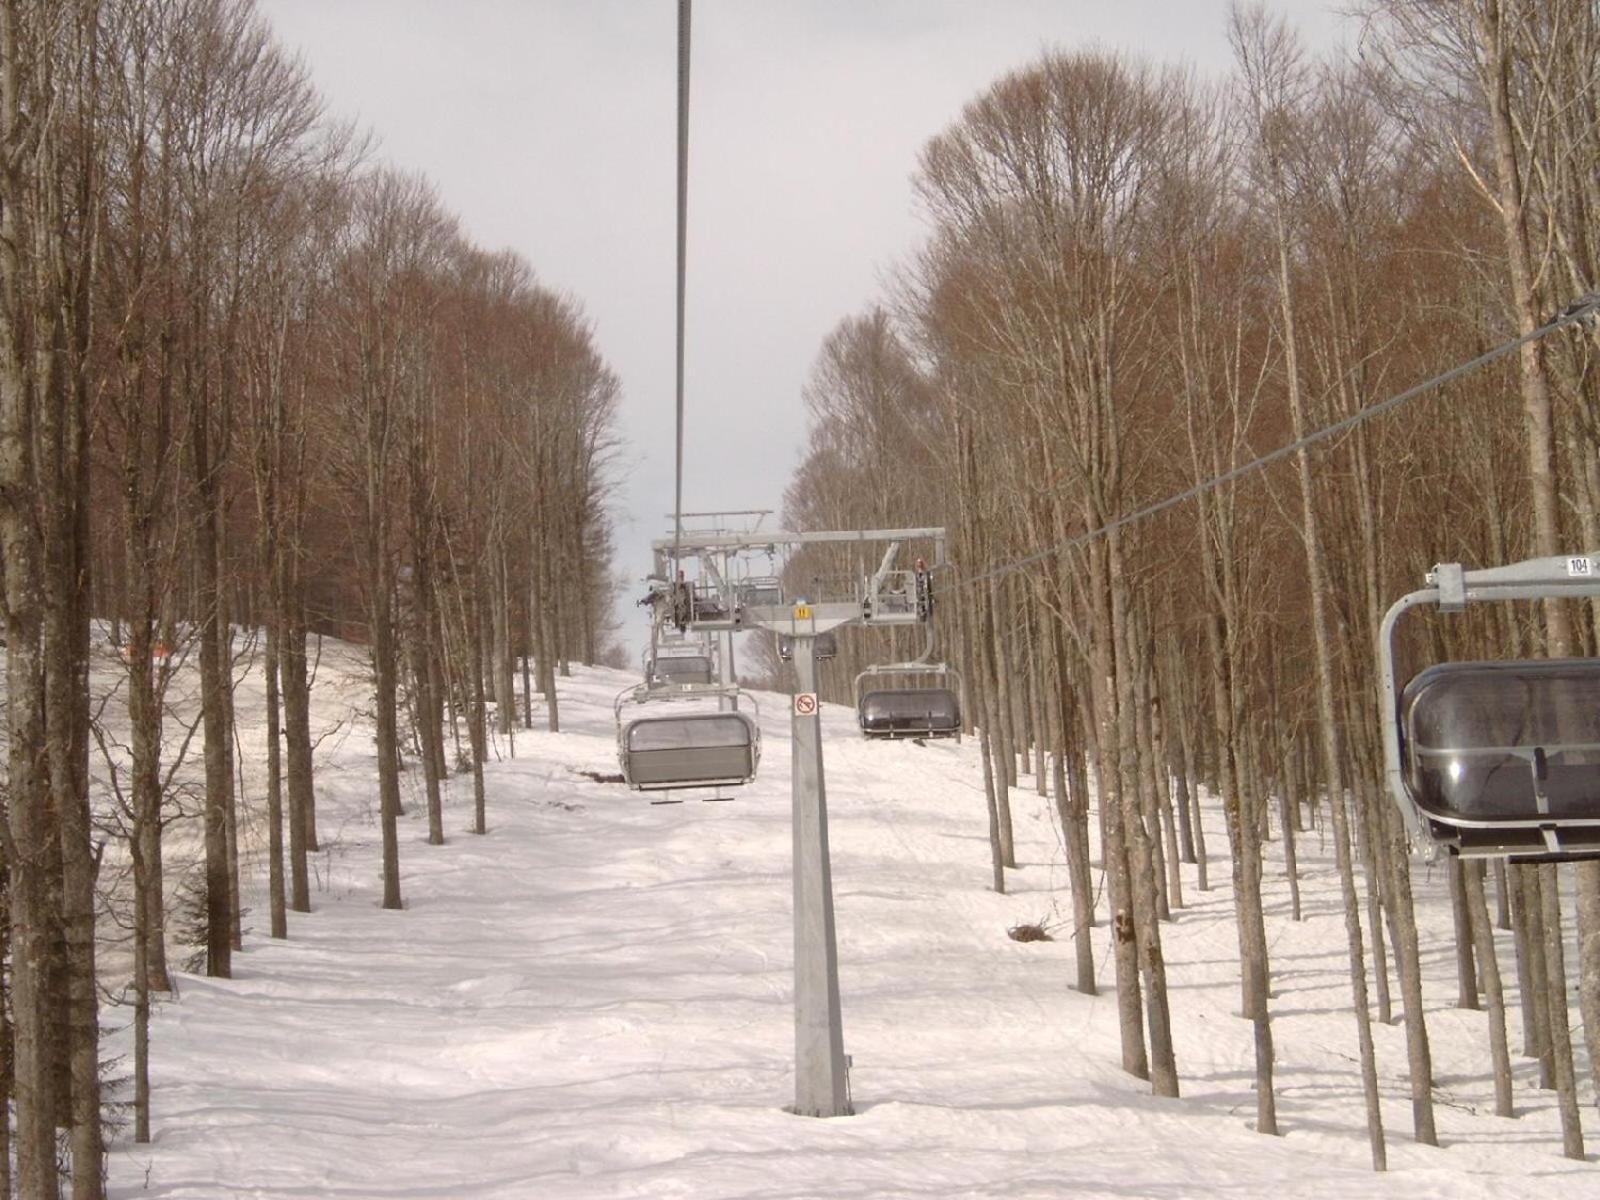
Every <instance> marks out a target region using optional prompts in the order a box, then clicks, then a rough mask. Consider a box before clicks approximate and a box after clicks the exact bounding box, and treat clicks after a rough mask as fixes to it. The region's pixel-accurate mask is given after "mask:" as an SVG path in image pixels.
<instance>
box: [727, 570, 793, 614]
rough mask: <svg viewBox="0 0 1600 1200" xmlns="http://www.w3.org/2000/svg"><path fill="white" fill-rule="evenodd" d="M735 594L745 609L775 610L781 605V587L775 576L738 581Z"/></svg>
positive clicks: (754, 577) (753, 577)
mask: <svg viewBox="0 0 1600 1200" xmlns="http://www.w3.org/2000/svg"><path fill="white" fill-rule="evenodd" d="M736 592H737V595H738V597H739V603H740V605H741V606H743V607H745V608H775V607H777V606H778V605H780V604H782V603H783V585H782V583H781V582H779V580H778V577H777V576H776V575H762V576H752V577H751V578H749V579H743V580H740V581H739V584H738V586H737V589H736Z"/></svg>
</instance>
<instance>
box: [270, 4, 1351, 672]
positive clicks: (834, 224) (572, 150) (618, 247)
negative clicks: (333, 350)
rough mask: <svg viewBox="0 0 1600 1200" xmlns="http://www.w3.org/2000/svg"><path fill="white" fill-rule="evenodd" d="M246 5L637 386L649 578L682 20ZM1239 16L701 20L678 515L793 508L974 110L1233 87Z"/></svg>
mask: <svg viewBox="0 0 1600 1200" xmlns="http://www.w3.org/2000/svg"><path fill="white" fill-rule="evenodd" d="M258 4H259V7H260V9H261V11H262V12H263V13H264V14H265V16H266V17H267V19H268V20H270V21H271V23H272V25H273V27H274V29H275V30H276V31H277V33H278V36H279V37H280V38H281V39H282V41H283V42H284V43H285V44H286V45H287V46H289V47H291V48H292V49H295V50H297V51H299V52H300V53H301V54H303V55H304V57H305V60H306V62H307V63H308V65H309V67H310V69H311V73H312V76H313V78H314V79H315V81H316V83H317V85H318V86H319V88H320V89H321V90H322V92H323V94H324V95H325V96H326V97H327V100H328V103H329V106H330V108H331V110H332V111H333V112H335V113H337V114H339V115H341V116H353V117H357V118H359V119H360V120H361V121H362V122H364V123H365V124H366V125H367V126H368V127H370V129H371V130H372V131H373V132H374V133H375V134H376V135H377V136H378V138H379V139H380V153H381V156H382V157H383V158H384V159H386V160H387V161H389V162H391V163H393V164H394V165H396V166H399V167H403V168H406V169H412V170H420V171H422V172H424V173H426V174H427V175H428V176H429V177H430V178H431V179H432V180H433V181H434V183H435V184H436V185H437V187H438V189H439V192H440V194H441V196H442V198H443V200H444V202H445V204H446V205H447V206H448V207H449V208H450V209H451V210H453V211H454V212H455V213H456V214H457V215H458V216H459V217H460V218H461V221H462V225H463V227H464V229H465V230H466V232H467V234H468V235H469V236H470V237H471V238H472V239H473V240H474V241H476V242H478V243H480V244H481V245H483V246H486V247H489V248H498V247H501V246H510V247H513V248H515V249H516V250H518V251H520V252H521V253H522V254H523V255H524V256H525V257H526V258H527V259H528V260H529V261H530V262H531V263H532V264H533V267H534V269H535V271H536V272H537V273H538V275H539V277H540V279H541V280H542V281H543V283H544V284H545V285H546V286H548V287H551V288H554V289H557V290H559V291H561V292H563V293H566V294H568V295H570V296H572V297H574V298H575V299H577V300H578V301H579V302H580V303H581V304H582V306H583V309H584V310H585V311H586V312H587V314H588V315H589V317H590V319H591V320H592V322H593V325H594V330H595V337H596V341H597V344H598V346H599V348H600V350H601V353H603V354H604V355H605V357H606V359H607V361H608V362H609V363H610V364H611V366H612V368H613V369H614V370H615V371H616V373H617V375H618V376H619V377H620V379H621V381H622V388H623V400H622V407H621V433H622V435H623V437H624V438H625V439H626V442H627V446H626V449H625V451H624V460H623V463H622V469H621V470H620V471H619V489H618V492H617V495H616V498H615V502H614V505H613V512H614V516H615V520H616V526H617V535H618V536H617V541H618V548H619V552H620V555H621V561H620V563H619V566H620V567H621V568H622V569H623V570H624V571H625V572H626V573H627V575H628V576H629V578H630V580H636V579H638V578H640V577H642V576H643V575H644V573H645V571H646V570H647V568H648V565H649V553H648V546H649V542H650V540H651V539H652V538H654V537H658V536H661V535H662V534H663V533H664V532H666V531H667V526H668V525H669V524H670V522H669V521H667V520H666V519H665V518H664V514H667V513H670V511H671V509H672V502H673V324H674V315H673V296H674V263H675V257H674V254H675V247H674V219H675V218H674V211H675V209H674V203H675V188H676V175H675V171H676V166H675V162H676V158H675V155H676V136H677V115H676V95H677V91H676V89H677V82H676V70H677V41H676V38H677V33H676V28H677V3H676V0H258ZM1270 6H1271V7H1272V8H1274V9H1275V10H1278V11H1281V12H1283V13H1285V14H1286V15H1287V16H1288V17H1289V18H1290V19H1291V21H1293V22H1294V23H1295V24H1296V25H1297V26H1299V27H1300V28H1301V29H1302V30H1303V31H1304V33H1305V34H1306V36H1307V39H1308V40H1309V41H1310V42H1312V43H1314V44H1327V43H1329V42H1331V41H1333V40H1335V38H1336V37H1337V36H1338V31H1339V28H1340V19H1339V18H1338V17H1337V16H1335V15H1333V13H1332V12H1331V11H1330V9H1329V6H1328V5H1327V4H1326V3H1324V2H1323V0H1271V3H1270ZM1227 8H1228V0H1165V2H1162V0H699V2H698V3H696V4H695V6H694V28H693V64H692V71H691V80H692V95H691V101H690V125H691V129H690V138H689V146H690V177H689V278H688V310H687V312H688V316H687V326H688V330H687V336H688V354H687V365H686V376H685V377H686V383H685V390H686V395H687V400H686V413H687V416H686V430H685V442H686V449H685V456H684V457H685V467H684V469H685V483H684V508H685V510H687V511H695V510H706V509H749V508H770V509H773V510H779V509H780V508H781V502H782V497H783V489H784V485H785V483H786V482H787V480H788V477H789V474H790V472H791V471H792V470H793V468H794V466H795V465H796V463H797V462H798V461H799V457H800V454H801V449H802V447H803V445H804V442H805V414H804V410H803V408H802V405H801V402H800V390H801V387H802V385H803V383H804V381H805V378H806V374H807V372H808V370H809V369H810V365H811V362H812V360H813V358H814V357H815V355H816V352H817V349H818V347H819V346H820V344H821V341H822V339H823V338H824V337H825V336H826V335H827V333H828V331H829V330H830V329H831V328H832V327H833V326H834V325H835V324H836V323H837V322H838V321H839V320H841V319H842V318H844V317H846V316H849V315H851V314H853V313H857V312H860V311H861V310H863V309H864V308H866V307H868V306H870V305H871V304H872V303H874V301H875V300H877V299H879V298H880V297H881V296H882V295H883V292H884V281H885V279H886V278H887V276H888V275H889V273H890V272H891V271H892V270H893V268H894V266H895V264H896V263H897V262H898V261H900V260H902V259H903V258H904V257H905V255H906V253H907V252H908V251H909V250H911V249H912V248H913V247H915V246H916V245H917V243H918V242H919V241H920V240H921V238H922V236H923V232H924V226H923V225H922V223H921V220H920V218H919V215H918V212H917V210H916V206H915V203H914V201H913V197H912V193H911V186H910V177H911V174H912V172H913V171H914V169H915V167H916V160H917V154H918V151H919V150H920V148H921V147H922V146H923V144H924V143H925V142H926V141H927V140H928V139H929V138H930V137H932V136H934V135H935V134H937V133H939V132H940V131H941V130H943V129H945V128H946V127H948V126H949V125H950V124H951V123H952V122H953V121H954V120H955V119H956V118H957V117H958V116H959V115H960V110H961V106H962V105H963V104H964V103H965V102H966V101H967V100H969V99H971V98H972V97H973V96H975V95H976V94H978V93H979V92H980V91H981V90H982V89H983V88H984V87H985V86H986V85H988V84H989V83H990V82H992V81H993V80H994V79H996V78H997V77H998V76H999V75H1001V74H1003V73H1004V72H1005V71H1007V70H1009V69H1011V68H1014V67H1017V66H1021V65H1023V64H1026V63H1027V62H1029V61H1030V60H1032V59H1035V58H1037V57H1038V56H1039V55H1040V54H1041V53H1042V52H1043V51H1045V50H1047V49H1051V48H1068V49H1070V48H1077V47H1088V46H1096V47H1100V48H1106V49H1114V50H1120V51H1127V52H1129V53H1133V54H1137V55H1141V56H1143V57H1146V58H1148V59H1150V60H1153V61H1160V62H1180V61H1182V62H1187V63H1189V64H1192V65H1194V66H1196V67H1198V68H1199V69H1200V70H1202V71H1206V72H1221V71H1223V70H1225V69H1226V67H1227V63H1228V50H1227V42H1226V36H1225V20H1226V13H1227ZM775 520H776V517H774V518H773V519H772V520H769V522H768V527H771V526H772V524H773V522H774V521H775ZM625 619H630V620H631V618H625ZM632 623H633V624H639V625H641V629H640V630H628V631H627V633H628V637H627V640H628V642H629V643H630V644H632V645H638V644H639V641H640V638H641V636H642V621H637V620H634V621H632Z"/></svg>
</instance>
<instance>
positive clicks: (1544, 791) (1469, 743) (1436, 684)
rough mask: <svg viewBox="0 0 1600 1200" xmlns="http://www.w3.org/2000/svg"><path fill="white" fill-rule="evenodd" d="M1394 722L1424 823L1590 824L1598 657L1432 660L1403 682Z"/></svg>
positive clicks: (1596, 781)
mask: <svg viewBox="0 0 1600 1200" xmlns="http://www.w3.org/2000/svg"><path fill="white" fill-rule="evenodd" d="M1400 720H1401V732H1402V740H1401V754H1402V760H1403V761H1402V766H1403V771H1404V777H1405V784H1406V788H1407V790H1408V791H1409V792H1410V793H1411V796H1412V798H1413V800H1414V801H1415V802H1416V803H1417V805H1418V806H1419V807H1420V808H1421V809H1422V810H1423V812H1424V813H1425V814H1426V815H1427V816H1428V817H1429V818H1430V819H1431V820H1433V821H1435V822H1441V823H1443V824H1446V825H1468V826H1482V825H1485V824H1488V825H1501V824H1510V825H1530V826H1538V825H1544V824H1551V823H1555V824H1557V825H1559V824H1560V823H1563V822H1569V823H1570V822H1577V823H1580V824H1590V823H1593V824H1600V659H1592V658H1581V659H1537V660H1515V661H1504V662H1467V663H1440V664H1438V665H1436V666H1433V667H1429V668H1428V669H1427V670H1425V671H1422V672H1420V673H1419V674H1418V675H1417V676H1416V677H1415V678H1413V679H1412V680H1411V682H1410V683H1408V684H1407V685H1406V687H1405V690H1404V691H1403V692H1402V694H1401V699H1400Z"/></svg>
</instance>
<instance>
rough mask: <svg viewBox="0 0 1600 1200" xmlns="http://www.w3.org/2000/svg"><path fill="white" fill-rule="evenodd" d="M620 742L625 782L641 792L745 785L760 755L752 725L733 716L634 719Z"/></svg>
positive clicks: (707, 714)
mask: <svg viewBox="0 0 1600 1200" xmlns="http://www.w3.org/2000/svg"><path fill="white" fill-rule="evenodd" d="M620 741H621V746H620V747H619V749H620V754H619V758H620V760H621V766H622V774H623V778H624V779H626V780H627V782H628V785H629V786H630V787H633V788H637V789H639V790H641V791H652V790H658V789H662V788H683V787H718V786H734V785H737V784H742V783H748V782H749V781H750V780H751V779H753V778H755V773H756V764H757V762H758V761H759V758H760V753H761V745H760V734H759V732H758V731H757V729H756V724H755V722H754V721H753V720H752V719H751V718H750V717H748V716H746V715H745V714H744V713H737V712H704V713H685V714H683V715H680V716H664V717H635V718H634V719H633V720H631V721H629V722H627V724H626V725H625V726H624V727H623V729H622V731H621V738H620Z"/></svg>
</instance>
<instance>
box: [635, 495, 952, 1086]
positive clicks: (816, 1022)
mask: <svg viewBox="0 0 1600 1200" xmlns="http://www.w3.org/2000/svg"><path fill="white" fill-rule="evenodd" d="M914 540H916V541H932V542H933V543H934V555H933V562H934V565H935V566H940V565H943V563H944V550H945V531H944V529H943V528H937V527H933V528H920V529H866V530H849V531H842V530H834V531H816V532H808V533H795V532H787V531H777V532H772V533H747V534H724V533H718V534H707V535H694V534H688V535H685V536H683V537H680V538H678V539H673V538H661V539H658V540H657V541H655V542H654V543H653V545H652V548H653V550H654V552H655V577H656V578H657V579H658V580H660V581H661V582H662V583H664V584H666V586H668V587H669V588H670V587H674V586H676V585H677V582H678V563H679V562H681V561H683V560H685V559H687V558H690V557H694V558H697V559H700V560H702V561H703V562H710V563H713V564H715V566H714V567H713V571H712V575H713V579H714V584H713V586H714V587H715V588H716V589H717V592H718V594H717V595H715V596H714V597H709V596H708V603H707V604H706V611H707V613H708V619H707V620H705V621H703V622H702V621H696V620H694V619H693V609H692V606H691V614H690V616H691V619H690V621H689V625H690V627H692V628H701V629H705V630H708V631H712V630H715V631H732V630H739V629H770V630H772V631H773V632H774V633H778V634H782V635H786V636H788V637H790V638H792V639H793V649H794V666H795V678H796V682H797V688H796V691H795V695H794V699H793V701H792V703H791V705H790V731H791V733H792V736H793V745H794V750H793V754H792V758H791V767H792V770H791V782H790V789H791V805H792V828H793V838H794V868H793V876H794V878H793V882H794V1050H795V1077H794V1107H793V1109H792V1111H793V1112H794V1113H796V1114H798V1115H800V1116H806V1117H842V1116H849V1115H851V1114H852V1113H853V1111H854V1110H853V1108H852V1106H851V1100H850V1082H849V1071H848V1059H847V1058H846V1056H845V1052H844V1024H843V1019H842V1016H841V1012H840V1003H839V951H838V943H837V939H836V937H835V932H834V918H833V872H832V867H831V863H830V855H829V852H828V803H827V781H826V775H825V772H824V769H823V760H822V716H821V711H820V710H821V705H820V703H819V702H818V700H817V687H816V658H815V652H816V639H817V635H818V634H821V633H827V632H830V631H832V630H834V629H837V628H839V627H840V626H842V625H850V624H862V625H908V624H914V623H917V622H920V621H926V620H927V619H928V615H929V607H930V606H929V603H928V602H927V597H928V596H929V595H930V594H931V593H930V592H929V591H928V586H929V585H928V578H927V575H926V573H925V572H920V571H919V572H915V573H914V572H910V571H896V570H894V569H893V567H892V564H893V561H894V556H895V553H896V551H897V550H898V548H899V546H900V544H901V543H904V542H908V541H914ZM841 542H842V543H850V542H854V543H861V544H866V543H878V544H881V543H885V542H887V543H889V546H888V549H887V550H886V551H885V553H884V555H883V557H882V561H881V562H880V564H879V566H878V570H877V572H876V573H875V574H874V575H871V576H869V577H868V578H867V579H866V580H864V581H863V583H862V586H861V588H860V589H858V591H857V593H856V594H855V595H853V596H852V597H850V598H849V599H820V598H819V599H815V600H813V599H806V600H796V601H795V602H794V603H792V604H760V605H744V604H741V603H740V600H739V596H738V595H737V593H736V590H735V588H734V586H733V584H732V582H731V581H730V580H729V579H728V572H727V567H726V563H727V560H728V558H729V557H730V556H732V555H734V554H738V553H740V552H742V551H748V550H756V551H775V550H777V549H778V548H780V547H791V546H802V545H817V544H828V543H834V544H837V543H841ZM674 555H676V558H674ZM907 577H910V578H907ZM908 585H909V586H908ZM691 596H692V593H691ZM713 614H714V615H713Z"/></svg>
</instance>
